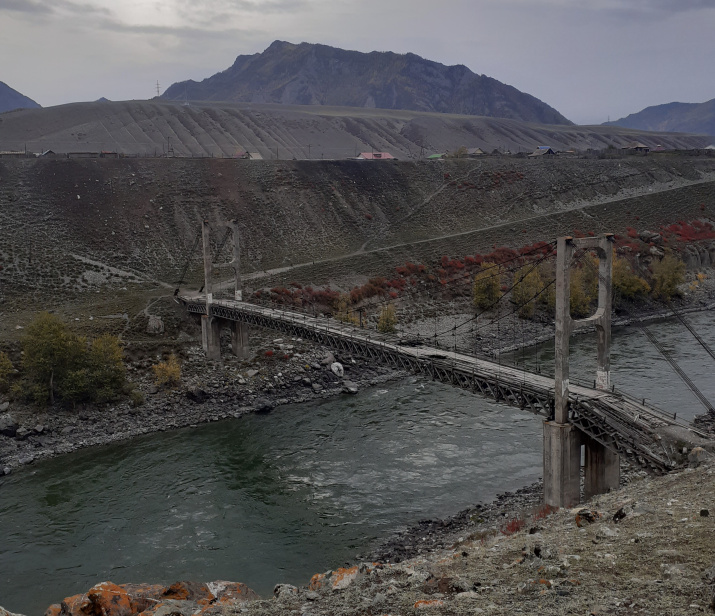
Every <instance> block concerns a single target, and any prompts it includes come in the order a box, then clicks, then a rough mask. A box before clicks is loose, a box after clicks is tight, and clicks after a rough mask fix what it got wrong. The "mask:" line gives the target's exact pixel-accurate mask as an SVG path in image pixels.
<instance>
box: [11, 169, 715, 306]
mask: <svg viewBox="0 0 715 616" xmlns="http://www.w3.org/2000/svg"><path fill="white" fill-rule="evenodd" d="M714 179H715V159H713V158H685V157H672V158H668V157H666V158H655V157H649V158H630V159H622V160H577V159H574V160H566V159H557V160H524V159H522V160H519V159H510V158H489V159H484V160H477V161H470V160H460V161H449V162H445V163H439V164H434V163H420V164H414V163H407V162H398V163H389V164H386V163H377V164H370V163H367V164H366V163H360V162H356V161H325V162H320V161H273V162H271V161H264V162H260V161H247V160H227V159H203V160H190V159H173V160H172V159H81V160H80V159H77V160H73V159H70V160H67V159H59V160H51V159H38V160H0V268H1V269H0V300H2V299H4V301H5V302H6V304H5V305H3V306H2V309H3V310H4V311H5V312H6V314H7V313H8V312H11V311H13V310H26V309H27V308H28V306H29V307H30V308H31V309H41V308H43V307H44V308H46V307H50V306H59V305H68V304H72V303H73V302H76V303H78V304H88V305H96V304H97V302H98V301H99V300H100V299H101V300H102V301H108V300H112V301H113V302H114V303H113V304H112V306H113V307H111V308H110V307H108V308H107V309H106V310H107V311H111V310H114V311H117V310H118V307H121V306H122V305H123V302H124V303H126V301H128V300H127V299H126V298H128V297H130V296H132V293H133V292H134V291H137V290H142V289H149V288H150V287H151V288H156V289H158V290H156V292H160V293H164V294H169V295H170V294H171V291H172V290H173V288H174V283H175V282H176V281H177V280H178V278H179V276H180V272H181V270H182V268H183V266H184V263H185V262H186V256H187V254H188V253H190V249H191V247H192V245H193V244H194V241H195V238H196V234H197V231H198V230H199V226H200V221H201V220H202V219H204V218H205V219H208V220H209V221H210V222H211V223H212V224H214V225H216V226H218V225H219V224H221V223H223V222H225V221H226V220H228V219H232V218H236V219H237V220H238V221H239V227H240V230H241V236H242V270H243V271H244V272H246V273H249V272H254V273H255V274H259V275H261V274H262V272H263V271H264V270H266V269H269V268H290V267H291V266H298V265H300V264H302V265H301V266H300V267H296V269H295V271H292V272H291V273H278V274H276V275H274V280H276V281H280V282H283V283H286V282H289V281H290V280H292V279H294V278H295V279H296V280H297V281H299V282H301V283H303V284H324V283H329V282H331V281H334V282H335V281H337V282H338V283H340V284H344V285H347V284H349V283H350V282H351V281H353V280H355V277H356V276H357V277H360V276H366V275H375V274H377V273H390V272H392V271H393V268H394V267H395V266H396V265H401V264H402V263H404V261H405V260H406V259H410V260H414V261H416V262H425V263H426V262H429V261H430V260H431V259H435V258H436V259H439V257H440V255H445V254H446V255H451V256H463V255H466V254H474V252H476V251H482V252H484V251H486V252H489V251H490V250H491V249H492V248H493V247H494V246H495V245H508V246H511V247H520V246H523V245H525V244H528V243H532V242H535V241H538V240H549V239H552V238H554V237H556V236H557V235H558V234H563V233H571V232H573V230H574V229H580V230H582V231H584V232H588V231H615V232H621V233H624V232H625V228H626V226H632V225H633V226H637V227H638V228H648V227H651V228H653V227H655V228H657V226H658V225H659V224H662V223H664V222H673V221H676V220H680V219H693V218H697V217H703V216H704V217H706V218H707V217H710V218H712V216H713V209H715V189H714V187H715V183H714V181H713V180H714ZM701 206H702V207H701ZM221 234H222V232H221V231H220V230H217V231H216V232H215V236H216V237H215V241H216V242H218V241H220V236H221ZM219 260H220V259H219ZM286 277H290V278H289V280H286ZM201 278H202V269H201V264H200V259H199V254H198V252H195V253H194V254H193V260H192V261H191V267H190V269H189V273H188V278H187V279H188V280H189V282H190V284H192V285H195V287H196V288H198V286H200V284H201ZM340 281H342V282H340ZM269 282H271V280H270V279H267V280H263V279H258V280H254V281H249V283H248V284H249V285H251V286H255V285H259V286H262V285H264V284H266V283H269ZM157 284H159V285H160V286H159V287H156V285H157ZM99 291H104V294H103V295H101V296H98V295H97V292H99ZM126 310H127V309H126V308H123V309H121V310H120V311H121V312H124V311H126Z"/></svg>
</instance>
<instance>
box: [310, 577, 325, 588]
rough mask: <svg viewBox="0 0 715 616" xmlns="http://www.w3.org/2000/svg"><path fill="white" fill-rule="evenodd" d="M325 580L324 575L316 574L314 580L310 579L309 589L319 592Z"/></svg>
mask: <svg viewBox="0 0 715 616" xmlns="http://www.w3.org/2000/svg"><path fill="white" fill-rule="evenodd" d="M324 579H325V574H324V573H316V574H315V575H314V576H313V577H312V578H310V584H308V588H309V589H310V590H319V589H321V588H322V587H323V580H324Z"/></svg>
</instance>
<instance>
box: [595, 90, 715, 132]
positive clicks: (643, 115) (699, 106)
mask: <svg viewBox="0 0 715 616" xmlns="http://www.w3.org/2000/svg"><path fill="white" fill-rule="evenodd" d="M604 126H621V127H623V128H635V129H638V130H649V131H663V132H684V133H695V134H702V135H710V136H712V137H713V141H715V98H713V99H711V100H709V101H705V102H704V103H680V102H672V103H665V104H663V105H652V106H650V107H646V108H645V109H642V110H641V111H639V112H637V113H632V114H630V115H628V116H626V117H624V118H620V119H619V120H615V121H613V122H605V123H604Z"/></svg>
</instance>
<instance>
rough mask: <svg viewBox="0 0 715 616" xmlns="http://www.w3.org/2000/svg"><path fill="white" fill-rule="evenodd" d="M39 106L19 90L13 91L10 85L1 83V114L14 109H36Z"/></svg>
mask: <svg viewBox="0 0 715 616" xmlns="http://www.w3.org/2000/svg"><path fill="white" fill-rule="evenodd" d="M39 106H40V105H38V104H37V103H36V102H35V101H33V100H32V99H31V98H28V97H27V96H24V95H23V94H20V93H19V92H18V91H17V90H13V89H12V88H11V87H10V86H9V85H7V84H6V83H3V82H2V81H0V113H3V112H4V111H12V110H13V109H36V108H38V107H39Z"/></svg>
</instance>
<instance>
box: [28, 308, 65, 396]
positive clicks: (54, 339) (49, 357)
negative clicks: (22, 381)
mask: <svg viewBox="0 0 715 616" xmlns="http://www.w3.org/2000/svg"><path fill="white" fill-rule="evenodd" d="M72 338H73V336H72V334H71V333H70V332H69V330H68V329H67V326H66V325H65V324H64V323H63V322H62V321H60V320H59V319H58V318H57V317H56V316H54V315H51V314H49V313H48V312H42V313H40V314H39V315H37V317H35V319H34V320H33V321H32V323H30V325H28V326H27V329H26V330H25V335H24V337H23V340H22V349H23V351H24V356H23V360H22V365H23V368H24V370H25V375H26V376H27V378H28V379H29V380H30V381H31V382H32V384H33V386H34V387H33V397H34V398H35V401H36V402H41V401H42V398H44V400H45V401H47V400H48V399H49V401H50V403H54V401H55V394H56V393H57V392H58V388H59V383H60V382H61V381H62V378H63V377H64V376H65V374H67V372H69V371H73V370H76V369H78V368H79V366H77V365H76V363H77V362H76V360H77V351H78V345H77V344H76V341H73V340H72Z"/></svg>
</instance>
